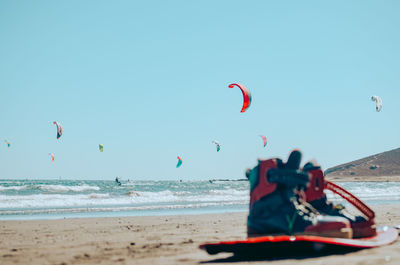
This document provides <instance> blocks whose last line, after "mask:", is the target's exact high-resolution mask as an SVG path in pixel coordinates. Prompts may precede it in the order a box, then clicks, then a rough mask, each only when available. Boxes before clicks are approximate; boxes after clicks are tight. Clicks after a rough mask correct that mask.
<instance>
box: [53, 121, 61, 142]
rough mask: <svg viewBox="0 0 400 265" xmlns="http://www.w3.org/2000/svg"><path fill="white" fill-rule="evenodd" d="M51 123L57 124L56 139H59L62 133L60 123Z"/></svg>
mask: <svg viewBox="0 0 400 265" xmlns="http://www.w3.org/2000/svg"><path fill="white" fill-rule="evenodd" d="M53 124H55V125H56V126H57V139H60V137H61V135H62V133H63V128H62V126H61V124H59V123H58V122H56V121H55V122H53Z"/></svg>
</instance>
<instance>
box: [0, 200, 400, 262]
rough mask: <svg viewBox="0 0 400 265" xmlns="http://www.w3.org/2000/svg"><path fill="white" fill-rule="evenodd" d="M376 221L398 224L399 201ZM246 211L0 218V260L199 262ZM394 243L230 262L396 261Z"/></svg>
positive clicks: (231, 236)
mask: <svg viewBox="0 0 400 265" xmlns="http://www.w3.org/2000/svg"><path fill="white" fill-rule="evenodd" d="M375 210H376V213H377V222H378V223H379V224H387V225H398V224H400V204H399V205H383V206H382V205H380V206H377V207H375ZM246 214H247V213H223V214H203V215H186V216H162V217H159V216H155V217H124V218H88V219H61V220H45V221H43V220H41V221H36V220H35V221H0V264H2V265H6V264H203V263H210V262H211V263H213V262H215V261H221V259H222V261H224V262H229V263H230V261H229V260H224V259H225V258H227V257H229V256H231V255H230V254H228V253H226V254H219V255H216V256H210V255H208V254H207V253H206V252H204V251H202V250H200V249H199V248H198V245H199V244H201V243H204V242H215V241H220V240H235V239H243V238H245V237H246V234H245V223H246V221H245V220H246ZM399 247H400V243H399V241H396V242H395V243H394V244H392V245H389V246H384V247H380V248H376V249H366V250H362V251H358V252H352V253H347V254H344V255H343V254H342V255H338V254H336V255H329V256H324V257H316V258H315V257H314V258H307V259H304V258H303V259H293V258H291V259H281V260H274V261H251V262H243V261H240V262H234V264H238V265H239V264H265V263H267V262H268V263H271V264H293V263H297V264H400V251H399Z"/></svg>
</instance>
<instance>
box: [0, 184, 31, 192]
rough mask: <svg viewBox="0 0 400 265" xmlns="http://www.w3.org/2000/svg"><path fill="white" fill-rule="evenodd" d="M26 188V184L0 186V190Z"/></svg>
mask: <svg viewBox="0 0 400 265" xmlns="http://www.w3.org/2000/svg"><path fill="white" fill-rule="evenodd" d="M28 188H29V186H27V185H22V186H9V187H5V186H0V191H5V190H25V189H28Z"/></svg>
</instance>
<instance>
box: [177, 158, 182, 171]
mask: <svg viewBox="0 0 400 265" xmlns="http://www.w3.org/2000/svg"><path fill="white" fill-rule="evenodd" d="M181 165H182V158H180V157H179V156H178V164H176V168H178V167H180V166H181Z"/></svg>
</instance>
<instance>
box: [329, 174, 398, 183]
mask: <svg viewBox="0 0 400 265" xmlns="http://www.w3.org/2000/svg"><path fill="white" fill-rule="evenodd" d="M326 179H327V180H329V181H332V182H400V176H337V175H327V176H326Z"/></svg>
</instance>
